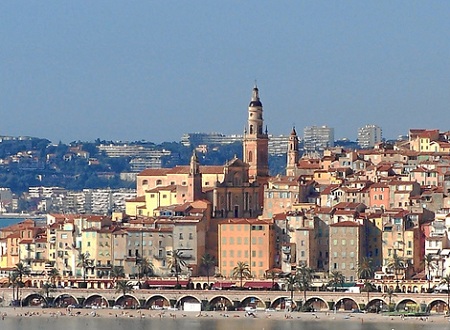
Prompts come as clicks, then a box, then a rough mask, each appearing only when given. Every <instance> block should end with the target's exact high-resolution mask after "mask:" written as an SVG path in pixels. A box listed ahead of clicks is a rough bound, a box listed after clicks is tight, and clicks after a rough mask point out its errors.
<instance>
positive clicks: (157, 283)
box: [145, 280, 189, 288]
mask: <svg viewBox="0 0 450 330" xmlns="http://www.w3.org/2000/svg"><path fill="white" fill-rule="evenodd" d="M188 283H189V281H188V280H179V281H178V284H180V285H181V286H186V285H187V284H188ZM145 284H146V285H148V286H149V287H158V288H170V287H175V286H176V285H177V280H147V281H145Z"/></svg>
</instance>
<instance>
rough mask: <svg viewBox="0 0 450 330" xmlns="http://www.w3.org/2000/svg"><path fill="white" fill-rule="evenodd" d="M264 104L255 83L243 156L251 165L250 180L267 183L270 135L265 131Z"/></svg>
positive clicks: (249, 107) (245, 133)
mask: <svg viewBox="0 0 450 330" xmlns="http://www.w3.org/2000/svg"><path fill="white" fill-rule="evenodd" d="M263 126H264V119H263V106H262V103H261V101H260V99H259V90H258V87H257V86H256V85H255V87H254V88H253V92H252V98H251V101H250V104H249V106H248V123H247V127H246V129H245V131H244V141H243V158H244V162H245V163H247V164H248V165H249V172H248V174H249V179H250V182H254V181H257V182H258V183H261V184H263V183H265V182H267V179H268V177H269V136H268V134H267V128H266V130H265V131H263Z"/></svg>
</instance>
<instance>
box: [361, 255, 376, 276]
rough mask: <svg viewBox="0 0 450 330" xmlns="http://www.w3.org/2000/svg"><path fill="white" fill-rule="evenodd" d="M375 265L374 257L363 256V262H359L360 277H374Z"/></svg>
mask: <svg viewBox="0 0 450 330" xmlns="http://www.w3.org/2000/svg"><path fill="white" fill-rule="evenodd" d="M373 275H374V267H373V260H372V258H366V257H364V258H362V260H361V262H360V263H359V264H358V278H360V279H365V280H367V279H369V278H373Z"/></svg>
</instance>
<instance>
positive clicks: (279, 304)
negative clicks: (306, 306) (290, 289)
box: [269, 297, 290, 310]
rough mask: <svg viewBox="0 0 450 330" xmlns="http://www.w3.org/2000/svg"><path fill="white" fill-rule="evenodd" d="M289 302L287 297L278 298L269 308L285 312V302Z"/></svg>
mask: <svg viewBox="0 0 450 330" xmlns="http://www.w3.org/2000/svg"><path fill="white" fill-rule="evenodd" d="M287 300H290V298H289V297H278V298H275V299H274V300H273V301H272V302H271V303H270V306H269V308H273V309H276V310H285V309H286V301H287Z"/></svg>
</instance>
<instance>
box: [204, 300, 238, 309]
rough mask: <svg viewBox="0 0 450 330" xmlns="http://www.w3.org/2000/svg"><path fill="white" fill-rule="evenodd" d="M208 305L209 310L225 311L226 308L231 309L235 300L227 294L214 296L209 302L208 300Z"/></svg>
mask: <svg viewBox="0 0 450 330" xmlns="http://www.w3.org/2000/svg"><path fill="white" fill-rule="evenodd" d="M208 305H209V306H208V307H209V308H207V309H209V310H213V311H225V310H229V309H230V307H232V306H233V302H232V301H231V300H230V299H229V298H228V297H225V296H216V297H213V298H212V299H211V300H210V301H209V302H208Z"/></svg>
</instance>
